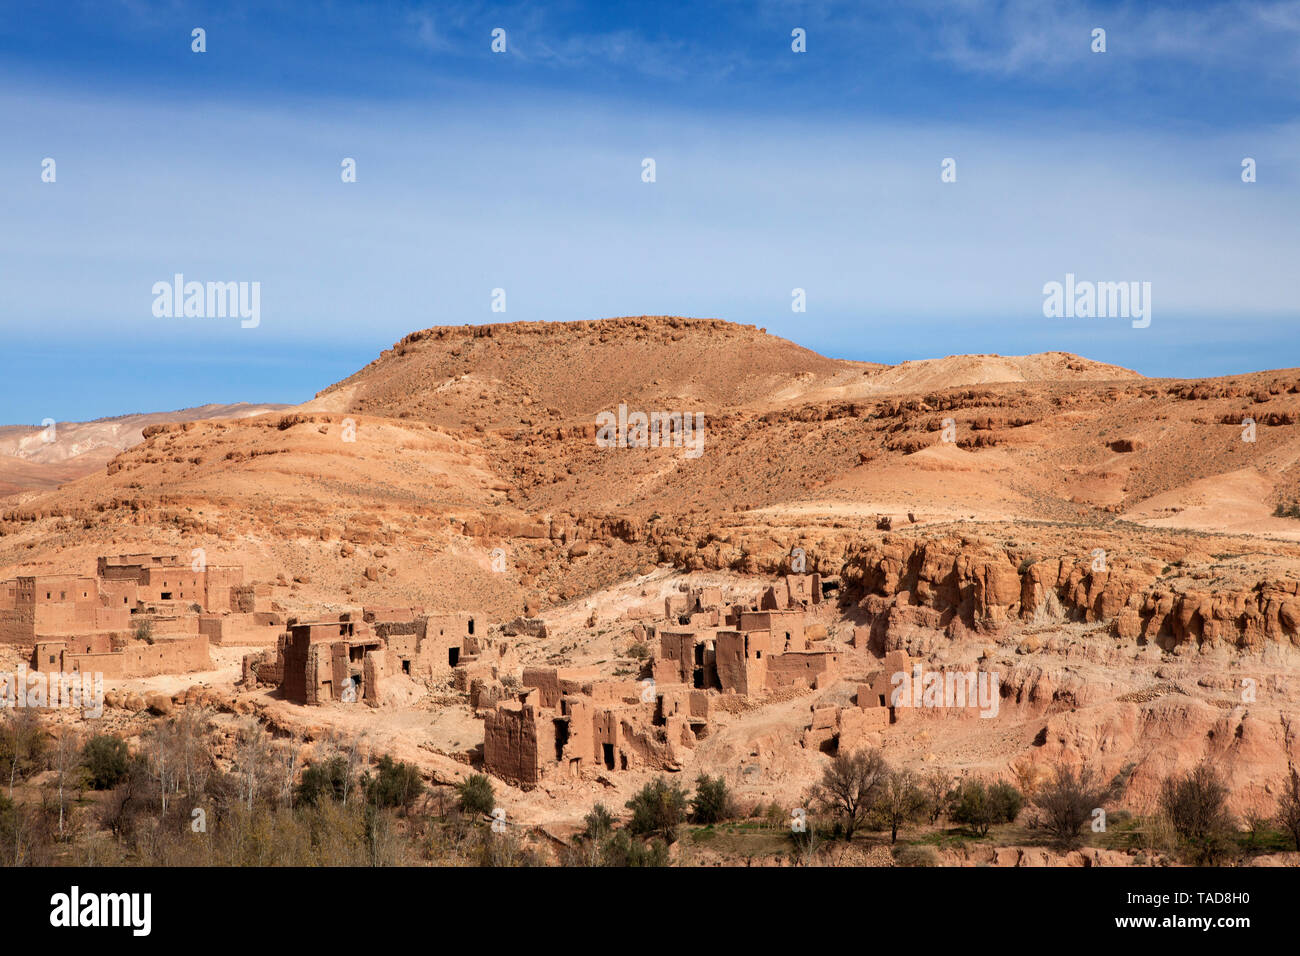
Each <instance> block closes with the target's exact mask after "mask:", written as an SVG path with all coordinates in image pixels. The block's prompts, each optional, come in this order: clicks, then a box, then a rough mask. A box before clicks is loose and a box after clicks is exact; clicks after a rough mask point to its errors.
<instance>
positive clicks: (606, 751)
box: [600, 744, 614, 770]
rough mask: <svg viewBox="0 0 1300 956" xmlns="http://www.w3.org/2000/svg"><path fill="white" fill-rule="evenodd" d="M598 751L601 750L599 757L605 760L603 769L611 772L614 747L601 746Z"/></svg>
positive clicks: (609, 745) (610, 745) (608, 745)
mask: <svg viewBox="0 0 1300 956" xmlns="http://www.w3.org/2000/svg"><path fill="white" fill-rule="evenodd" d="M600 749H601V755H602V756H603V757H604V758H605V769H606V770H613V769H614V745H613V744H601V747H600Z"/></svg>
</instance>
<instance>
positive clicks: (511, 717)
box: [0, 554, 1101, 863]
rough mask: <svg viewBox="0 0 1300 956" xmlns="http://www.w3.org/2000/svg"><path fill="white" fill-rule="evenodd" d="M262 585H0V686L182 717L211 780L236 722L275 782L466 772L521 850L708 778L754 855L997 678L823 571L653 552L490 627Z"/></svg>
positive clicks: (996, 695) (173, 579)
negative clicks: (210, 742) (340, 603)
mask: <svg viewBox="0 0 1300 956" xmlns="http://www.w3.org/2000/svg"><path fill="white" fill-rule="evenodd" d="M280 583H281V584H282V583H283V580H282V579H281V582H280ZM275 587H276V583H275V582H270V581H266V582H255V581H246V580H245V574H244V569H243V568H242V567H240V566H238V565H234V564H221V563H216V562H213V563H209V562H207V560H206V555H204V556H201V558H199V559H191V558H188V557H183V556H181V555H176V554H126V555H109V556H102V557H100V558H99V559H98V561H97V562H96V566H95V568H94V573H93V574H86V575H76V574H67V575H48V574H47V575H33V576H20V577H17V578H15V579H13V580H10V581H5V582H3V583H0V635H2V636H3V640H4V645H5V650H6V653H7V655H8V660H9V661H10V663H11V664H13V665H14V666H13V667H11V668H10V669H9V670H10V673H9V674H8V675H7V676H6V677H5V681H6V684H5V688H4V693H5V696H6V700H5V703H6V704H7V705H8V706H10V707H13V706H15V704H18V705H24V704H25V706H26V707H27V708H28V709H29V710H31V709H35V710H41V711H42V712H43V713H45V714H47V715H49V716H50V717H51V718H52V719H53V721H54V722H55V724H56V725H58V724H60V723H61V724H62V725H63V726H67V724H68V723H69V722H75V721H86V720H90V719H97V720H98V721H100V723H99V724H98V725H97V726H96V727H95V728H94V729H95V730H96V731H98V730H100V729H101V728H102V729H104V730H107V731H111V732H112V733H115V734H118V735H120V736H123V737H125V738H126V739H128V740H130V741H132V742H133V743H134V745H135V747H136V748H138V749H139V751H141V752H142V753H145V754H147V753H148V748H149V746H150V743H149V741H150V740H151V737H150V734H151V730H150V729H149V728H150V725H151V724H159V723H162V724H167V725H175V723H176V721H178V720H180V721H186V720H198V721H201V722H203V724H204V726H206V727H207V728H208V729H209V730H210V731H211V733H212V734H213V736H214V740H215V741H216V742H217V744H216V747H215V750H214V753H216V754H217V755H218V756H217V758H216V759H217V760H218V761H219V762H221V761H222V760H224V761H226V764H225V765H226V766H227V767H228V769H229V770H230V772H232V773H235V774H238V773H239V772H240V769H241V767H242V766H243V763H242V762H243V760H244V759H245V757H244V756H243V751H242V749H241V748H242V747H244V746H245V744H246V741H247V740H248V739H249V734H250V733H251V732H252V731H251V730H250V728H254V727H256V728H260V729H259V730H258V731H257V732H258V733H259V734H266V735H268V739H274V740H275V741H276V745H277V752H278V753H280V755H281V756H280V758H278V759H280V760H281V761H282V764H283V765H282V772H283V773H285V774H287V778H286V780H287V785H288V786H290V787H291V788H292V787H299V786H302V784H301V783H300V781H303V780H306V779H307V776H306V774H309V773H310V771H311V768H313V767H316V768H319V767H322V766H326V765H328V764H329V761H331V760H337V759H338V755H339V754H340V753H343V754H347V756H348V761H349V766H350V767H351V768H352V769H353V770H356V771H359V772H360V773H362V774H364V773H367V772H369V771H370V770H373V769H374V768H375V767H377V766H380V765H381V764H380V762H381V761H383V760H388V761H392V760H401V761H407V762H409V765H410V766H411V767H413V768H418V773H419V775H420V777H421V778H422V779H423V780H425V781H427V783H428V787H429V792H430V793H434V792H441V793H444V794H446V796H444V797H441V798H440V799H441V800H443V801H446V800H451V801H452V802H453V803H460V804H463V803H464V802H465V801H464V800H463V799H461V798H458V797H457V796H456V795H455V794H456V793H457V792H458V791H463V790H464V789H465V788H466V787H467V785H473V781H475V780H479V781H482V780H486V781H487V782H488V783H487V786H488V787H490V788H491V791H492V793H493V794H494V796H493V800H492V805H491V807H490V808H489V807H484V808H481V809H483V810H486V811H489V813H488V816H487V817H486V818H485V819H490V821H491V827H492V829H493V831H495V832H504V831H505V830H506V829H508V830H509V831H510V832H512V833H514V834H516V835H517V837H518V838H519V839H520V840H522V841H523V843H524V844H526V843H528V842H530V841H535V842H540V843H541V844H543V845H545V844H547V843H548V842H549V843H552V844H554V843H557V842H558V844H559V845H562V846H564V845H567V846H569V847H570V848H572V847H574V846H582V845H584V843H583V841H584V826H585V824H584V822H583V821H584V819H585V818H586V817H587V815H588V814H589V813H591V812H592V810H593V808H602V809H604V808H608V809H612V810H613V811H614V812H615V813H617V812H618V811H619V810H621V809H622V808H623V807H624V806H625V805H626V806H628V807H631V806H633V805H634V803H635V800H636V799H637V794H638V793H640V792H642V791H643V790H644V789H645V788H646V787H647V786H658V785H660V782H661V781H665V780H671V781H681V782H682V783H680V784H678V783H676V782H674V784H673V786H676V787H678V788H679V789H682V788H685V789H689V787H690V785H691V784H693V783H696V782H697V781H709V780H716V781H718V782H720V783H722V784H723V786H724V788H725V790H726V792H727V794H728V795H727V798H726V800H727V811H728V813H729V814H731V815H736V814H739V815H740V817H741V818H752V819H753V820H754V821H755V823H756V824H757V825H759V826H760V827H762V828H763V830H762V832H763V833H764V835H765V837H766V838H767V839H768V840H769V841H776V843H777V850H778V852H776V853H775V854H773V855H772V857H771V859H770V860H769V862H791V861H794V860H797V852H796V853H795V854H794V855H793V856H788V855H787V854H786V852H785V848H784V844H783V841H789V840H791V839H793V840H794V841H796V842H795V845H796V849H798V842H797V841H798V840H799V836H800V834H801V833H803V832H805V831H804V830H803V827H804V826H805V825H806V824H805V821H807V820H808V819H809V814H812V813H815V812H816V811H815V808H814V804H815V803H816V784H817V781H818V780H819V779H820V777H821V775H822V774H824V773H825V772H826V766H827V763H828V761H831V760H833V759H834V758H836V757H843V758H849V757H852V756H854V755H861V754H864V753H878V752H879V751H880V748H881V747H882V746H884V745H885V744H886V743H887V741H888V736H889V735H890V734H891V733H893V734H894V735H895V736H896V738H897V737H898V736H899V735H907V737H908V738H910V739H911V740H912V741H913V742H920V743H921V744H922V746H923V745H924V742H925V741H926V739H927V737H928V736H929V731H927V729H926V728H927V727H928V726H931V725H932V724H933V722H935V721H942V722H944V723H945V724H948V725H952V726H959V725H960V724H961V722H964V721H971V720H980V719H981V718H996V717H997V716H998V713H999V706H1000V705H1001V704H1002V703H1003V701H1002V695H1003V694H1005V693H1006V690H1005V688H1003V687H1001V686H1000V685H999V675H998V673H997V670H996V666H995V664H994V662H992V661H991V660H989V659H988V657H989V655H988V653H982V654H980V655H978V657H977V658H976V659H972V660H971V661H970V662H967V663H969V664H970V667H969V669H965V670H963V669H962V665H963V662H961V661H958V660H955V659H948V660H946V661H945V662H943V663H939V662H935V661H930V660H927V659H926V657H925V654H926V652H927V650H930V649H933V648H932V645H933V635H940V636H942V633H943V632H942V631H939V630H937V629H935V628H934V627H926V626H925V625H936V626H937V625H939V624H940V621H939V620H938V619H936V620H934V621H930V620H920V619H916V620H909V621H907V622H903V623H900V620H899V607H897V606H896V605H895V603H893V602H888V603H887V604H883V605H882V604H881V603H880V601H879V599H878V598H874V597H872V596H870V595H868V596H866V597H861V596H860V595H852V596H851V595H850V594H848V593H847V591H846V589H845V588H844V586H843V582H842V581H841V578H840V576H838V575H834V574H829V575H822V574H817V573H814V574H793V573H791V574H783V575H780V576H777V577H775V578H773V577H764V576H756V575H744V574H731V573H718V572H694V573H685V572H682V571H677V570H673V569H672V568H671V567H669V566H663V567H661V568H660V569H658V570H657V571H656V572H654V573H653V574H651V575H649V576H645V577H643V578H642V579H641V580H640V583H639V584H638V583H637V582H635V581H634V582H630V583H628V582H625V583H624V584H622V585H620V586H619V587H618V588H615V589H614V590H613V591H612V592H611V593H610V594H609V595H607V596H608V597H609V598H610V600H608V601H603V602H597V601H595V600H587V601H583V600H578V601H576V602H572V604H571V605H569V606H563V605H562V606H560V607H557V608H554V609H552V611H551V612H549V613H547V614H546V615H544V616H519V617H516V618H513V619H511V620H508V621H498V622H491V621H487V620H485V619H484V617H483V616H482V615H481V614H480V613H478V612H476V611H474V610H472V609H465V608H461V609H424V608H419V607H383V606H362V607H360V608H352V609H347V610H339V609H338V608H337V607H335V608H333V609H326V608H322V609H321V610H320V612H319V613H317V614H314V615H301V616H297V617H294V616H285V614H284V612H283V608H282V607H281V606H280V604H279V603H278V602H277V601H276V600H274V599H273V597H272V595H273V593H274V591H275ZM914 610H915V611H917V612H925V610H926V609H919V608H918V609H914ZM575 615H576V616H575ZM944 617H946V618H947V621H946V623H948V624H949V625H950V629H951V627H952V626H956V627H958V628H960V627H962V624H961V620H960V618H955V617H953V616H952V615H945V616H944ZM922 634H930V635H931V638H929V639H928V643H927V640H926V639H918V638H919V636H920V635H922ZM908 647H911V649H912V652H913V654H915V655H919V656H912V655H911V654H909V651H908V649H907V648H908ZM607 648H608V649H609V650H608V651H607V650H606V649H607ZM42 675H46V676H50V677H54V678H57V677H58V676H60V675H62V677H63V680H64V682H65V683H66V682H67V675H94V677H95V679H96V680H97V681H99V682H101V683H100V685H99V687H100V690H99V693H100V694H101V695H102V701H101V702H100V703H101V706H100V707H99V709H98V710H97V711H95V712H94V713H92V712H91V711H90V710H83V711H80V712H79V711H77V710H76V709H69V708H60V707H59V706H58V704H59V701H58V700H56V699H50V700H48V701H46V700H42V699H40V698H38V697H36V696H35V695H28V694H27V689H28V687H27V685H28V684H29V683H31V682H39V681H40V679H41V676H42ZM57 683H58V681H57V679H54V680H50V681H49V684H50V686H51V687H53V686H56V685H57ZM24 698H27V699H26V700H24ZM1026 703H1028V702H1026ZM45 705H48V706H45ZM1014 706H1015V704H1014V702H1013V703H1012V707H1013V708H1014ZM1030 710H1031V711H1035V710H1036V711H1037V712H1039V713H1041V712H1042V710H1043V708H1041V707H1035V706H1033V705H1031V706H1030ZM981 729H983V728H981ZM286 755H287V756H286ZM714 775H716V776H714ZM908 779H909V780H911V781H913V784H914V785H915V781H918V780H919V779H920V777H919V776H915V775H909V778H908ZM948 779H949V782H950V784H951V785H953V786H955V785H956V784H957V782H958V781H957V779H956V778H955V777H951V776H950V777H949V778H948ZM823 809H825V808H823ZM688 816H689V813H685V812H684V813H683V820H685V819H686V818H687V817H688ZM832 817H833V814H832ZM538 852H541V851H540V850H539V851H538ZM593 852H595V851H593ZM666 852H667V856H666V857H665V861H667V860H668V859H673V858H680V857H681V854H682V853H684V852H686V853H689V852H690V851H689V850H687V849H684V848H683V845H682V844H681V843H680V842H673V843H672V845H671V846H667V847H666ZM1097 852H1101V851H1097ZM876 855H877V856H880V857H881V859H880V860H869V861H868V860H863V861H859V862H877V863H879V862H882V860H887V858H888V853H887V852H883V851H882V852H877V854H876ZM732 862H734V861H732ZM750 862H752V860H750ZM841 862H842V861H841ZM1001 862H1005V861H1001Z"/></svg>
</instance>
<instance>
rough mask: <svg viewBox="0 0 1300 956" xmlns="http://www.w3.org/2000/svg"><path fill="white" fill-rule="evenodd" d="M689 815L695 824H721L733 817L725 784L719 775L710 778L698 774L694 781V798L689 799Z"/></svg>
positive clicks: (733, 813) (732, 809)
mask: <svg viewBox="0 0 1300 956" xmlns="http://www.w3.org/2000/svg"><path fill="white" fill-rule="evenodd" d="M691 815H692V816H693V817H694V818H695V822H696V823H721V822H722V821H723V820H729V819H731V818H732V817H733V816H735V807H734V806H733V804H732V800H731V794H730V792H728V790H727V782H726V781H725V780H723V779H722V777H721V775H719V776H717V777H710V776H708V775H707V774H703V773H702V774H700V775H699V777H697V778H696V780H695V796H694V797H693V798H692V799H691Z"/></svg>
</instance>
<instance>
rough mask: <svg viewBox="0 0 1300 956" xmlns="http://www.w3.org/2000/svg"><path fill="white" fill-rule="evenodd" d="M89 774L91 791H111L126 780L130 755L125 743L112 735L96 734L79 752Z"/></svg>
mask: <svg viewBox="0 0 1300 956" xmlns="http://www.w3.org/2000/svg"><path fill="white" fill-rule="evenodd" d="M81 757H82V759H83V760H84V761H85V764H86V769H87V770H88V771H89V773H90V786H91V789H92V790H112V789H113V788H114V787H116V786H117V785H118V784H119V783H121V782H122V781H123V780H124V779H125V778H126V772H127V770H128V768H129V767H130V759H131V758H130V754H129V752H128V751H127V748H126V741H125V740H123V739H122V738H121V737H115V736H113V735H112V734H96V735H95V736H94V737H91V738H90V739H89V740H87V741H86V746H85V747H83V748H82V750H81Z"/></svg>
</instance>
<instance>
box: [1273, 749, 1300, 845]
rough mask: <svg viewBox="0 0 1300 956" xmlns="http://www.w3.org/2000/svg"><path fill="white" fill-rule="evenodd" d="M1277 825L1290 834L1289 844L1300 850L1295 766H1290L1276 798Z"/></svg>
mask: <svg viewBox="0 0 1300 956" xmlns="http://www.w3.org/2000/svg"><path fill="white" fill-rule="evenodd" d="M1277 825H1278V826H1279V827H1281V828H1282V829H1283V830H1285V831H1286V832H1287V833H1289V834H1290V835H1291V844H1292V845H1293V846H1294V847H1295V848H1296V849H1297V850H1300V774H1297V773H1296V770H1295V767H1291V768H1290V775H1289V776H1288V777H1287V779H1286V784H1285V785H1284V786H1283V788H1282V797H1281V799H1279V800H1278V804H1277Z"/></svg>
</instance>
